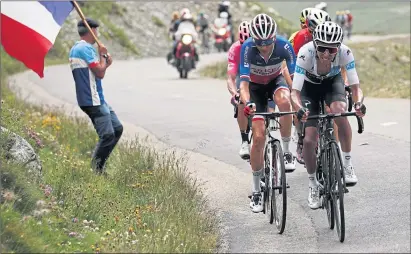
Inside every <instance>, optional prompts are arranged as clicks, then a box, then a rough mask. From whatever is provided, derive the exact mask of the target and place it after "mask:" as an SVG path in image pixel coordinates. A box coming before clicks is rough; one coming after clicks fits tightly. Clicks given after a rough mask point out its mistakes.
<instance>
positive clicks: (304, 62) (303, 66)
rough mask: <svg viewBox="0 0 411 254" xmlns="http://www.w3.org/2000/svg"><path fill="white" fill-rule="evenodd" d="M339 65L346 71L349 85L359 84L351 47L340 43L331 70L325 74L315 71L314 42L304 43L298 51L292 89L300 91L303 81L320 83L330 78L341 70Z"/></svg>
mask: <svg viewBox="0 0 411 254" xmlns="http://www.w3.org/2000/svg"><path fill="white" fill-rule="evenodd" d="M341 67H344V68H345V69H346V71H347V78H348V83H349V85H350V86H351V85H354V84H359V83H360V81H359V79H358V75H357V70H356V69H355V61H354V56H353V53H352V51H351V49H350V48H349V47H348V46H347V45H344V44H341V47H340V49H339V50H338V52H337V55H336V56H335V58H334V61H332V62H331V71H330V72H329V73H328V74H327V75H320V74H318V73H317V58H316V52H315V48H314V43H313V42H312V41H311V42H308V43H306V44H305V45H304V46H303V47H302V48H301V49H300V51H299V52H298V56H297V62H296V65H295V72H294V78H293V89H296V90H299V91H301V89H302V88H303V85H304V81H308V82H310V83H314V84H321V82H322V81H323V80H324V79H329V78H332V77H334V76H336V75H338V74H339V73H340V72H341Z"/></svg>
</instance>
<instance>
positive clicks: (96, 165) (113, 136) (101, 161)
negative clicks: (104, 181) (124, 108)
mask: <svg viewBox="0 0 411 254" xmlns="http://www.w3.org/2000/svg"><path fill="white" fill-rule="evenodd" d="M80 108H81V109H82V110H83V111H84V113H86V114H87V115H88V116H89V118H90V120H91V122H92V123H93V126H94V129H95V130H96V132H97V135H98V137H99V140H98V142H97V145H96V148H95V150H94V152H93V156H92V162H91V163H92V168H93V169H94V170H96V172H97V173H102V172H103V170H104V165H105V163H106V161H107V159H108V157H109V156H110V154H111V152H112V151H113V149H114V147H115V146H116V145H117V143H118V141H119V140H120V137H121V135H122V133H123V125H122V124H121V123H120V121H119V120H118V118H117V115H116V113H115V112H114V111H113V109H112V108H111V107H110V106H109V105H108V104H107V103H104V104H102V105H100V106H82V107H80Z"/></svg>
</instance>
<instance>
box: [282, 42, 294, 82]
mask: <svg viewBox="0 0 411 254" xmlns="http://www.w3.org/2000/svg"><path fill="white" fill-rule="evenodd" d="M284 50H285V57H284V58H285V62H286V64H287V69H288V71H287V72H288V73H286V74H287V75H288V79H290V80H292V78H293V76H294V69H295V62H296V56H295V52H294V49H293V46H292V45H291V43H290V42H289V41H285V45H284ZM286 80H287V77H286ZM287 83H288V82H287Z"/></svg>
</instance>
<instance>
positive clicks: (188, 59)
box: [176, 34, 195, 79]
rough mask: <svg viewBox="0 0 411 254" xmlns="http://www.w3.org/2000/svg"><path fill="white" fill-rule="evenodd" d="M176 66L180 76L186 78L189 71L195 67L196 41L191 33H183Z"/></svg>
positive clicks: (178, 46)
mask: <svg viewBox="0 0 411 254" xmlns="http://www.w3.org/2000/svg"><path fill="white" fill-rule="evenodd" d="M176 60H177V61H176V67H177V70H178V72H179V73H180V78H184V79H186V78H187V76H188V72H189V71H190V70H192V69H194V64H195V57H194V41H193V36H192V35H191V34H183V35H182V37H181V40H180V41H179V42H178V44H177V50H176Z"/></svg>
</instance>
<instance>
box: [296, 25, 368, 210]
mask: <svg viewBox="0 0 411 254" xmlns="http://www.w3.org/2000/svg"><path fill="white" fill-rule="evenodd" d="M343 37H344V36H343V31H342V28H341V27H340V26H339V25H338V24H336V23H335V22H331V21H328V22H325V23H322V24H320V25H318V26H317V27H316V28H315V31H314V34H313V41H312V42H309V43H307V44H305V45H304V46H303V47H302V48H301V49H300V51H299V53H298V56H297V63H296V67H295V73H294V79H293V85H292V88H293V90H292V93H291V100H292V102H293V104H294V106H295V109H296V110H297V111H298V113H297V118H298V119H299V120H300V119H301V121H302V122H306V124H305V126H306V129H305V137H304V141H303V157H304V160H305V165H306V168H307V172H308V176H309V195H308V205H309V207H310V208H312V209H317V208H319V207H320V200H319V184H318V181H317V179H316V174H315V170H316V155H315V147H316V144H317V129H316V126H317V121H316V120H308V121H307V117H308V116H309V115H316V114H318V113H319V112H318V110H319V103H320V101H321V98H324V99H325V102H326V104H327V105H328V106H329V107H330V109H331V112H332V113H342V112H346V107H347V102H346V97H345V87H344V81H343V79H342V77H341V69H342V68H345V70H346V73H347V78H348V82H349V85H350V86H351V88H352V94H353V100H354V101H355V110H356V113H357V115H358V116H360V117H363V116H364V115H365V111H366V108H365V105H364V104H362V103H361V101H362V98H363V94H362V91H361V89H360V87H359V84H360V82H359V79H358V75H357V71H356V69H355V61H354V56H353V53H352V51H351V49H350V48H349V47H348V46H346V45H344V44H342V41H343ZM335 122H336V124H337V126H338V135H339V137H340V142H341V150H342V153H343V166H344V173H345V177H346V183H347V186H350V185H351V186H352V185H355V184H356V183H357V181H358V180H357V177H356V175H355V173H354V168H353V166H352V163H351V154H350V152H351V139H352V133H351V127H350V125H349V123H348V119H347V118H346V117H338V118H335Z"/></svg>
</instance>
